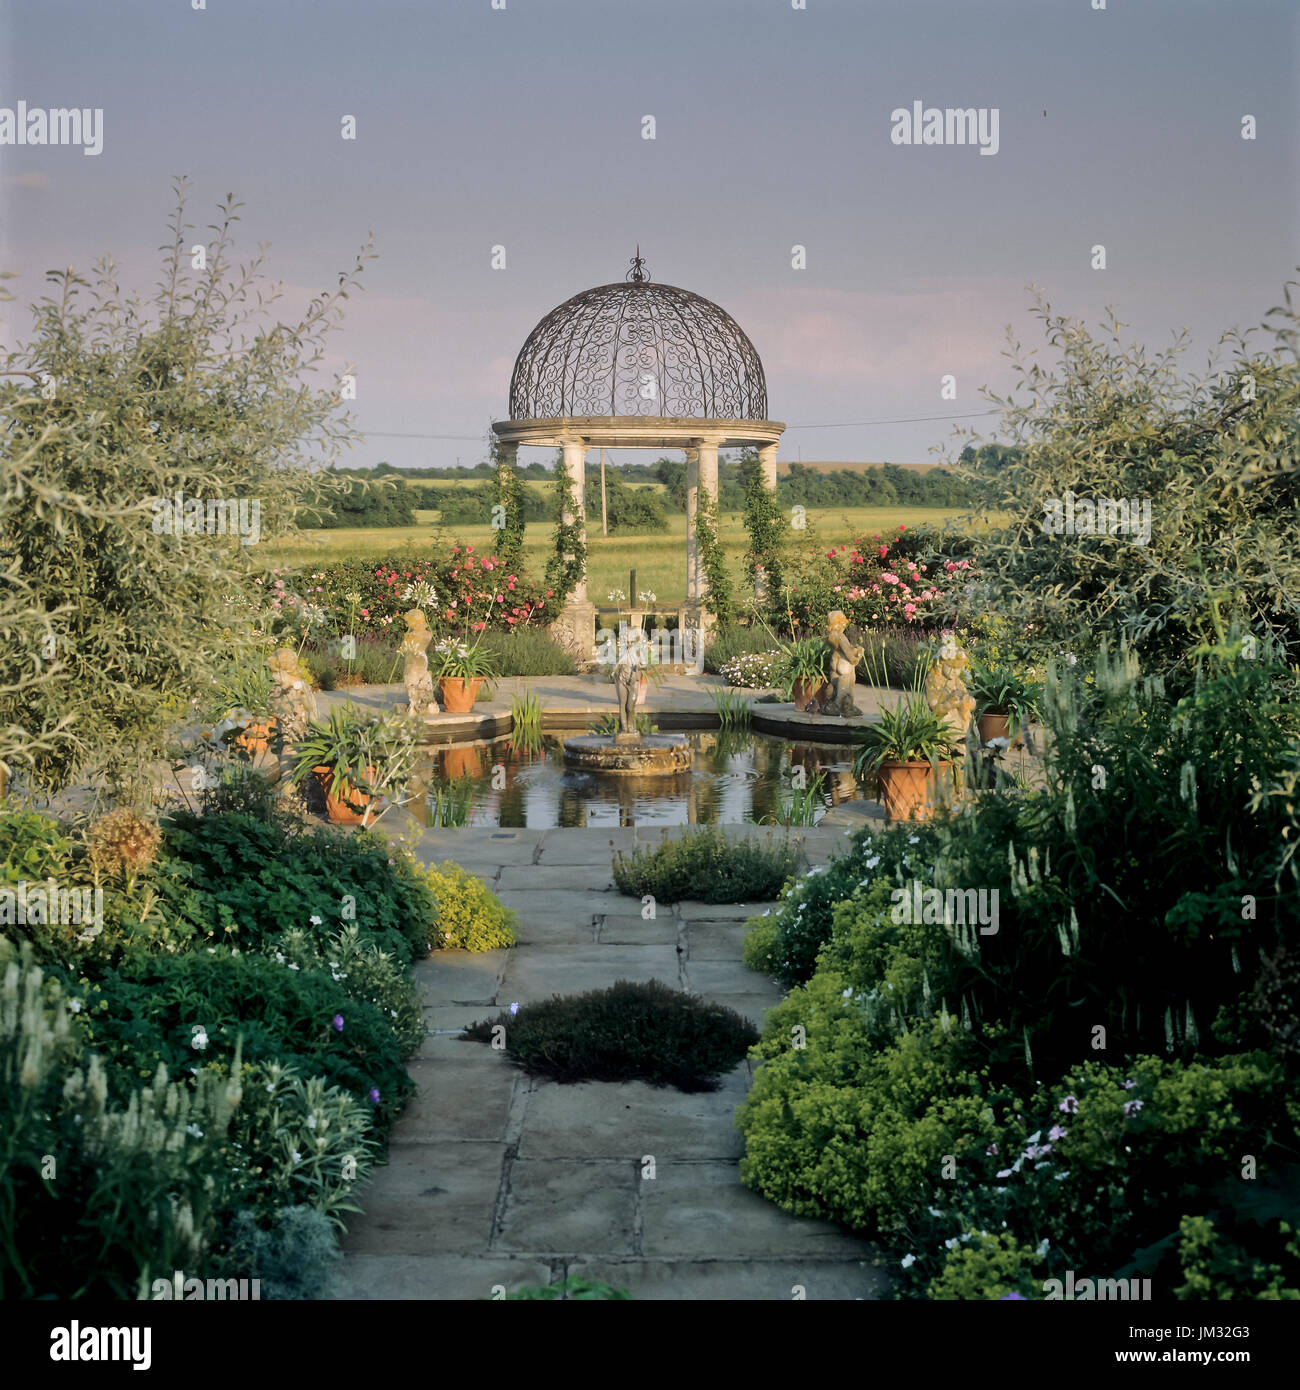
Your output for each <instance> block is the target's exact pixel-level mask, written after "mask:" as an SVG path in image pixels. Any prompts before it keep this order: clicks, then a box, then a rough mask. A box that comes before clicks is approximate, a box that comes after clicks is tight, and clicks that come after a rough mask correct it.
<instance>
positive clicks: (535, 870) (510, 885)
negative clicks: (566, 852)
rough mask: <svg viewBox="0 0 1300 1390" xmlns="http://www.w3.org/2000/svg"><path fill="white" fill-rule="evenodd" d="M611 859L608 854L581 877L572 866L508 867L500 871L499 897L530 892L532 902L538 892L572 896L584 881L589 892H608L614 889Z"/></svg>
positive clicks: (519, 865)
mask: <svg viewBox="0 0 1300 1390" xmlns="http://www.w3.org/2000/svg"><path fill="white" fill-rule="evenodd" d="M611 857H612V856H611V855H610V854H606V855H605V856H604V857H603V858H602V859H600V860H598V861H597V862H596V863H595V864H589V865H583V866H581V868H580V871H579V874H575V873H574V866H573V865H571V864H528V865H522V864H507V865H506V866H505V867H504V868H503V869H502V870H501V877H500V879H499V880H498V883H497V895H498V897H501V896H508V895H510V894H517V893H527V894H528V897H529V900H530V902H531V900H532V897H533V895H534V894H535V893H548V892H550V893H555V892H559V893H572V892H573V888H574V883H575V881H581V882H582V884H583V888H584V890H585V891H586V892H590V891H592V890H595V891H596V892H606V891H607V890H609V889H612V888H613V887H614V880H613V878H612V876H611V875H610V871H609V870H610V860H611Z"/></svg>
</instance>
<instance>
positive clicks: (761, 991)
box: [697, 975, 781, 1029]
mask: <svg viewBox="0 0 1300 1390" xmlns="http://www.w3.org/2000/svg"><path fill="white" fill-rule="evenodd" d="M750 979H751V980H752V981H753V983H752V984H751V985H750V986H749V989H748V990H747V991H746V992H745V993H744V994H713V993H705V992H704V991H702V990H701V991H697V993H700V994H702V995H703V997H704V998H706V999H708V1000H709V1001H710V1002H712V1003H714V1004H721V1005H722V1006H723V1007H724V1008H727V1009H735V1011H736V1012H737V1013H738V1014H740V1015H741V1017H742V1018H747V1019H748V1020H749V1021H750V1022H751V1023H752V1024H753V1025H754V1027H755V1028H760V1029H761V1028H762V1026H763V1020H764V1019H765V1018H766V1017H767V1013H768V1010H769V1009H770V1008H771V1007H772V1005H773V1004H776V1003H779V1002H780V999H781V987H780V986H779V985H777V984H776V983H774V982H773V981H771V980H765V979H763V978H762V976H760V975H751V976H750Z"/></svg>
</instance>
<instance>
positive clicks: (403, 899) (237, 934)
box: [165, 811, 434, 963]
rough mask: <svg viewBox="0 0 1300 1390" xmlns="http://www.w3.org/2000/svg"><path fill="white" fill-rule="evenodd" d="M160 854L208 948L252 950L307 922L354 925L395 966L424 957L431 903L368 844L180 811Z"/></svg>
mask: <svg viewBox="0 0 1300 1390" xmlns="http://www.w3.org/2000/svg"><path fill="white" fill-rule="evenodd" d="M165 848H166V852H167V855H168V856H169V858H170V860H171V862H172V863H173V864H175V865H177V866H180V870H181V872H183V873H184V875H185V878H186V881H187V882H188V884H189V885H190V886H191V887H193V889H194V890H195V891H196V892H197V893H198V894H199V898H200V903H201V909H202V913H203V916H204V919H205V921H206V924H207V930H208V934H209V939H210V940H212V941H220V942H225V943H227V944H231V943H234V944H239V945H243V946H245V947H253V948H258V947H260V946H262V945H264V944H265V943H267V942H268V941H271V940H273V939H274V938H275V937H276V936H277V935H278V934H279V933H280V932H282V931H285V930H287V929H288V928H290V927H303V926H306V924H307V922H308V920H309V919H310V918H312V917H318V918H320V919H321V921H322V922H323V923H329V924H331V925H335V924H342V923H344V922H346V921H349V920H353V919H355V920H356V921H358V922H361V923H364V924H365V928H366V930H367V931H369V932H370V933H371V934H372V935H374V936H375V937H377V938H378V939H379V941H380V944H382V945H383V947H384V948H385V949H386V950H388V951H391V952H393V953H394V954H396V955H398V956H400V958H401V960H402V961H403V963H405V962H408V961H410V960H411V959H412V957H413V955H416V954H418V955H420V956H423V955H425V954H426V953H427V948H428V940H429V934H430V931H431V929H432V923H433V920H434V905H433V898H432V896H431V895H430V893H429V890H428V888H427V887H426V886H425V885H424V884H423V883H422V882H421V881H420V880H419V879H418V878H417V877H416V876H415V875H414V874H413V872H411V871H409V870H408V869H407V868H406V867H405V866H404V865H403V863H402V862H401V860H400V857H398V856H395V855H394V854H393V851H392V849H391V847H390V846H389V844H388V842H387V841H386V840H385V839H384V838H383V837H382V836H380V835H378V834H375V833H369V834H367V833H358V832H348V831H335V830H328V829H325V828H319V829H314V830H310V831H304V830H300V829H298V828H296V827H289V826H287V825H282V824H280V823H278V822H273V823H267V822H265V821H261V820H258V819H256V818H254V817H252V816H247V815H202V816H201V815H195V814H193V813H191V812H188V811H183V812H178V813H177V814H176V815H175V816H173V817H172V820H171V822H170V824H169V826H168V827H167V830H166V837H165ZM349 914H350V915H349Z"/></svg>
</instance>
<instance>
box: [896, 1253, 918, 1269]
mask: <svg viewBox="0 0 1300 1390" xmlns="http://www.w3.org/2000/svg"><path fill="white" fill-rule="evenodd" d="M900 1263H901V1264H902V1266H903V1268H904V1269H911V1267H912V1266H913V1265H914V1264H915V1263H916V1256H915V1255H904V1256H903V1258H902V1260H901V1261H900Z"/></svg>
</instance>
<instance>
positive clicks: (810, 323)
mask: <svg viewBox="0 0 1300 1390" xmlns="http://www.w3.org/2000/svg"><path fill="white" fill-rule="evenodd" d="M1023 300H1024V296H1023V289H1022V288H1021V287H1020V286H1010V285H1008V286H1006V287H1002V286H999V287H997V288H986V287H980V288H961V287H943V288H934V289H924V290H919V291H916V292H911V293H897V294H882V293H874V292H871V291H866V290H824V289H810V290H797V289H790V290H763V291H757V292H755V293H753V294H751V295H746V296H742V297H741V299H740V300H739V301H737V302H736V303H735V304H734V305H728V308H729V310H730V311H731V313H732V314H733V315H734V316H735V318H736V319H737V321H738V322H739V323H740V325H741V327H743V328H744V329H745V331H746V332H747V333H748V334H749V336H750V337H751V338H752V339H753V341H754V345H755V346H756V347H757V348H758V351H759V355H760V356H761V357H762V359H763V365H764V367H765V368H766V371H767V376H768V380H769V381H772V380H773V379H778V380H779V379H784V380H786V381H792V380H798V379H812V380H815V381H822V382H825V383H827V384H829V385H836V386H839V385H854V386H859V387H863V388H877V389H879V388H892V389H910V388H914V387H915V386H916V384H917V382H918V380H920V379H928V378H930V377H933V378H935V379H936V380H937V378H938V377H940V376H942V375H944V374H945V373H949V372H951V373H953V374H956V375H958V376H962V375H965V376H968V377H974V378H978V379H979V380H980V381H983V380H987V379H991V378H993V377H994V376H996V375H998V374H999V372H1000V371H1001V370H1002V369H1003V367H1004V364H1003V362H1002V359H1001V357H1000V353H1001V352H1002V349H1003V348H1004V346H1005V329H1006V325H1007V323H1008V322H1011V321H1013V320H1014V319H1015V318H1017V317H1018V311H1019V310H1020V307H1021V305H1022V304H1023Z"/></svg>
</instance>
